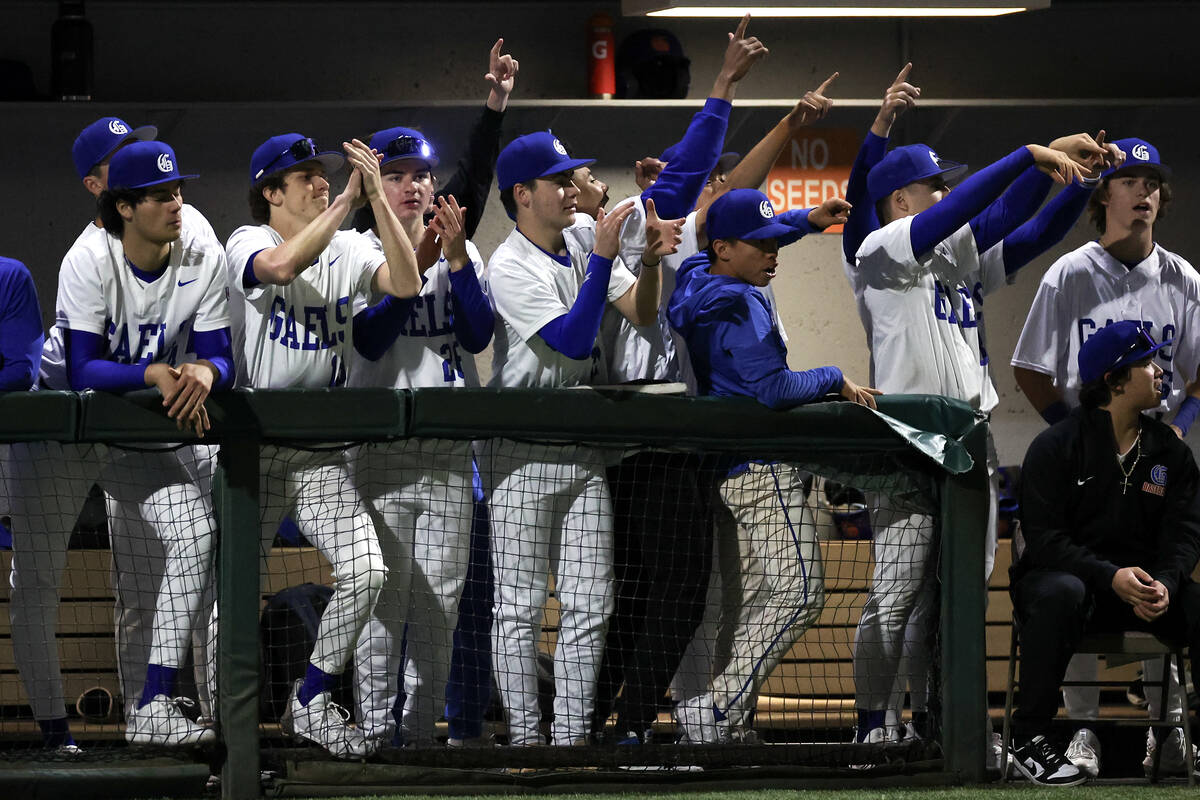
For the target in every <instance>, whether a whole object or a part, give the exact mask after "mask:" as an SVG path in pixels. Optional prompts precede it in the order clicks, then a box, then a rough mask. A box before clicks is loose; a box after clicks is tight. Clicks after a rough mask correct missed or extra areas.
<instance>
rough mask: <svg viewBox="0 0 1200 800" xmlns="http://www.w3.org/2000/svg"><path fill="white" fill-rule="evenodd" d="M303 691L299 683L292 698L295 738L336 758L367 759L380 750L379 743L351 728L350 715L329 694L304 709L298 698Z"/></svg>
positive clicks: (317, 698)
mask: <svg viewBox="0 0 1200 800" xmlns="http://www.w3.org/2000/svg"><path fill="white" fill-rule="evenodd" d="M299 688H300V681H296V683H295V685H294V686H293V687H292V696H291V697H289V698H288V708H289V709H290V710H291V712H292V716H291V728H292V735H293V736H296V737H298V738H301V739H307V740H308V741H310V742H313V743H315V744H319V745H321V747H324V748H325V749H326V750H328V751H329V754H330V755H331V756H333V757H334V758H348V759H352V758H366V757H367V756H369V755H371V754H372V753H374V752H375V751H376V750H377V749H378V747H379V742H378V741H377V740H373V739H367V738H366V737H365V736H363V734H362V732H361V731H359V730H358V729H357V728H353V727H351V726H350V725H349V724H348V722H349V719H350V712H348V711H347V710H346V709H344V708H342V707H341V706H339V705H338V704H337V703H335V702H333V700H332V699H331V697H330V695H329V692H321V693H320V694H318V695H317V696H316V697H314V698H313V699H312V700H310V701H308V705H306V706H304V705H300V698H299V697H297V690H298V689H299Z"/></svg>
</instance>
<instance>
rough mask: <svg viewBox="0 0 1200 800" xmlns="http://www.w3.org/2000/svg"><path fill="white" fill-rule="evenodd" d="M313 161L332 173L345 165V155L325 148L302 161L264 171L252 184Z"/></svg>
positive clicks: (256, 184)
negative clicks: (323, 150)
mask: <svg viewBox="0 0 1200 800" xmlns="http://www.w3.org/2000/svg"><path fill="white" fill-rule="evenodd" d="M314 161H315V162H317V163H318V164H320V165H321V166H322V167H324V168H325V171H326V172H328V173H331V174H332V173H334V172H337V171H338V170H340V169H341V168H342V167H343V166H345V164H346V157H345V156H344V155H342V154H341V153H338V152H336V151H334V150H326V151H325V152H323V153H317V154H316V155H314V156H313V157H312V158H306V159H304V160H303V161H296V162H294V163H292V164H284V165H283V166H281V167H279V168H278V169H273V170H271V171H270V172H268V173H266V174H265V175H262V176H260V177H259V178H258V180H256V181H254V184H253V185H254V186H258V185H259V184H260V183H262V182H263V181H265V180H266V179H267V178H270V177H271V176H272V175H278V174H279V173H281V172H287V171H288V170H289V169H295V168H296V167H298V166H300V165H301V164H311V163H312V162H314Z"/></svg>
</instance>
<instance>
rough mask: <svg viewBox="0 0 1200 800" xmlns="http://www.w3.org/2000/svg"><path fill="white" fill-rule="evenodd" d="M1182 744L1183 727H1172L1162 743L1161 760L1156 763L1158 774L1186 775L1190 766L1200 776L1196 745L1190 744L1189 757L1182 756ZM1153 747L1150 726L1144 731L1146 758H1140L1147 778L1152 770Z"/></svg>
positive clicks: (1152, 733) (1152, 731) (1153, 740)
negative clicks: (1190, 753) (1165, 740)
mask: <svg viewBox="0 0 1200 800" xmlns="http://www.w3.org/2000/svg"><path fill="white" fill-rule="evenodd" d="M1183 745H1184V741H1183V728H1174V729H1172V731H1171V735H1170V736H1168V737H1167V742H1166V744H1164V745H1163V752H1162V760H1161V761H1160V762H1159V765H1158V774H1159V775H1183V776H1185V777H1186V776H1187V771H1188V768H1189V767H1190V768H1191V770H1192V772H1193V774H1195V776H1196V777H1198V778H1200V770H1197V768H1196V766H1197V765H1196V759H1197V751H1196V745H1192V757H1191V758H1187V757H1185V756H1184V752H1183V750H1184V747H1183ZM1155 749H1156V742H1155V738H1154V729H1153V728H1151V729H1149V730H1147V731H1146V758H1145V759H1143V760H1142V769H1143V770H1144V771H1145V773H1146V777H1147V778H1149V777H1150V776H1151V775H1152V774H1153V772H1154V751H1155Z"/></svg>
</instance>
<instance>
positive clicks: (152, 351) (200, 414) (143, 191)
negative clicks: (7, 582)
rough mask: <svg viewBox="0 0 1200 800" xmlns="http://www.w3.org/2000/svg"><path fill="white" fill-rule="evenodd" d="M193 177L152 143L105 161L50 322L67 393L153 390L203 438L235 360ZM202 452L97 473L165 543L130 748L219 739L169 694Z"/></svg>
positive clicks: (126, 510)
mask: <svg viewBox="0 0 1200 800" xmlns="http://www.w3.org/2000/svg"><path fill="white" fill-rule="evenodd" d="M193 177H195V176H194V175H183V174H181V172H180V171H179V169H178V167H177V161H176V157H175V153H174V151H173V150H172V149H171V148H170V147H169V146H168V145H165V144H163V143H160V142H152V141H151V142H135V143H132V144H129V145H128V146H126V147H124V148H122V149H121V150H120V151H119V152H117V153H116V154H115V155H114V156H113V157H112V160H111V164H110V167H109V174H108V186H109V188H108V190H106V191H105V192H103V193H102V194H101V196H100V202H99V208H100V215H101V219H102V220H103V222H104V226H105V231H106V236H105V237H104V239H103V240H102V241H98V240H95V239H92V240H90V241H88V242H86V243H82V245H80V244H77V245H76V247H74V248H72V250H71V251H70V252H68V254H67V256H66V257H65V258H64V260H63V266H62V269H61V271H60V273H59V292H58V301H57V307H58V309H57V314H56V325H57V327H58V328H59V329H61V334H62V337H63V341H64V342H65V353H66V357H67V358H66V362H67V363H66V374H67V380H68V383H69V386H70V388H71V389H74V390H77V391H78V390H83V389H101V390H105V391H116V392H124V391H130V390H133V389H137V388H142V387H145V386H157V387H158V388H159V390H160V391H161V392H162V395H163V405H164V406H165V407H167V409H168V414H169V415H170V416H171V417H172V418H175V419H176V420H177V423H178V424H179V426H180V428H181V429H183V428H185V427H186V428H187V429H188V430H190V431H193V432H194V433H195V434H196V435H198V436H202V435H203V433H204V431H205V430H206V429H207V428H208V419H207V413H206V411H205V409H204V400H205V398H206V397H207V395H208V393H209V392H210V391H211V390H212V389H213V388H218V389H220V388H224V387H227V386H230V385H232V382H233V370H234V365H233V353H232V349H231V346H230V334H229V316H228V306H227V302H226V298H225V284H224V272H225V266H224V254H223V253H222V252H221V249H220V247H219V246H218V245H217V244H216V243H215V241H214V240H213V239H211V238H210V237H209V236H208V235H207V233H206V232H205V231H201V232H200V235H199V236H192V235H191V232H190V231H187V230H186V229H185V228H184V221H183V215H182V205H183V201H182V192H181V187H182V182H183V180H185V179H187V178H193ZM192 285H194V288H190V289H189V288H187V287H189V286H192ZM203 457H204V456H199V457H198V456H197V454H196V453H195V452H194V450H193V449H192V448H191V447H190V446H187V445H183V446H179V447H177V448H168V449H157V450H145V449H143V450H139V451H121V450H118V449H116V448H113V449H111V450H110V452H109V453H108V454H107V457H106V459H105V464H104V465H103V467H102V469H101V474H100V480H101V483H102V484H103V485H105V486H106V488H107V491H108V492H109V494H110V495H111V496H112V498H113V506H114V510H115V511H116V513H115V514H114V517H115V518H116V519H118V520H122V521H124V520H129V521H130V522H131V523H132V524H138V523H139V522H140V523H145V524H148V525H150V526H151V527H153V528H154V529H155V530H156V531H157V533H158V536H159V537H160V539H161V540H162V545H163V550H164V552H165V563H164V570H163V575H162V582H161V584H160V587H159V591H158V601H157V610H156V612H155V615H154V623H153V635H152V641H151V648H150V659H149V665H148V667H147V668H146V678H145V683H144V687H143V689H142V691H141V697H140V700H139V701H138V702H137V703H136V706H135V708H134V710H133V712H132V713H131V714H130V715H129V717H128V720H127V722H128V724H127V729H126V739H127V740H128V741H130V742H132V743H134V744H161V745H182V744H194V743H201V742H206V741H212V740H214V739H215V738H216V736H215V732H214V731H213V730H212V729H211V728H207V727H204V726H201V725H197V724H196V723H193V722H192V721H191V720H190V719H188V718H187V717H186V716H184V715H183V713H182V712H181V711H180V709H179V708H178V706H177V705H176V702H175V700H174V699H173V698H174V696H175V693H176V692H175V686H176V681H177V678H178V671H179V668H180V666H181V665H182V663H183V660H184V658H185V657H186V654H187V650H188V648H189V646H190V642H191V636H192V632H193V630H194V629H195V628H196V627H197V624H198V622H199V620H200V606H201V600H202V597H203V595H204V592H205V591H206V588H207V583H208V580H209V570H210V565H211V545H212V533H213V519H212V508H211V503H210V500H209V498H208V496H207V495H206V494H205V493H203V492H202V491H201V489H200V485H199V483H200V481H199V467H198V461H199V459H200V458H203ZM88 485H90V482H89V483H88ZM67 529H68V530H69V527H68V528H67ZM17 574H18V575H19V574H20V571H19V570H18V571H17Z"/></svg>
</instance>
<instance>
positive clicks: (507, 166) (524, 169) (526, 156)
mask: <svg viewBox="0 0 1200 800" xmlns="http://www.w3.org/2000/svg"><path fill="white" fill-rule="evenodd" d="M595 163H596V159H594V158H571V156H570V155H569V154H568V153H567V148H566V147H564V146H563V143H562V142H560V141H559V140H558V139H557V138H556V137H555V136H554V134H553V133H551V132H550V131H538V132H537V133H527V134H525V135H524V136H518V137H517V138H516V139H513V140H512V141H511V142H510V143H509V145H508V147H505V148H504V150H502V151H501V152H500V157H499V158H497V159H496V181H497V183H498V184H499V188H500V191H504V190H505V189H511V188H512V187H513V186H515V185H516V184H518V183H528V182H529V181H531V180H533V179H534V178H545V177H546V176H547V175H557V174H558V173H560V172H566V171H567V170H570V169H578V168H579V167H586V166H588V165H589V164H595Z"/></svg>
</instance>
